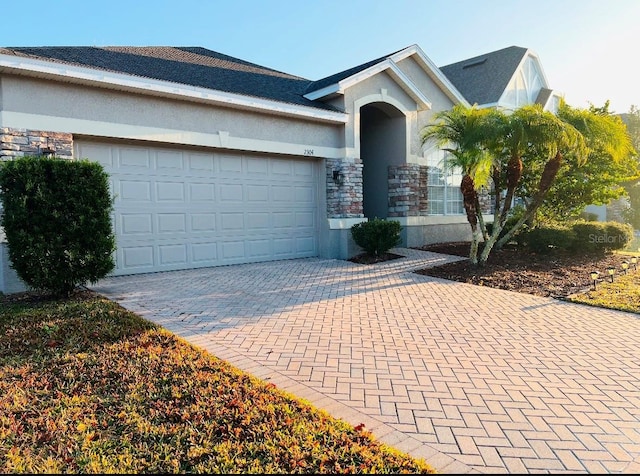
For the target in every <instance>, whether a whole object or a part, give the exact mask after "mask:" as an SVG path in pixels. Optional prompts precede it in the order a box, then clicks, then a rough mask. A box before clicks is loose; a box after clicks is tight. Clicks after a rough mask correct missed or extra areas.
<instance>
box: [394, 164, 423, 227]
mask: <svg viewBox="0 0 640 476" xmlns="http://www.w3.org/2000/svg"><path fill="white" fill-rule="evenodd" d="M388 170H389V172H388V173H389V182H388V183H389V217H415V216H426V215H428V212H427V198H428V197H427V193H428V192H427V190H428V189H427V170H428V168H427V166H424V165H418V164H403V165H390V166H389V169H388Z"/></svg>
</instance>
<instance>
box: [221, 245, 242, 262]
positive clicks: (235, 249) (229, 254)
mask: <svg viewBox="0 0 640 476" xmlns="http://www.w3.org/2000/svg"><path fill="white" fill-rule="evenodd" d="M221 248H222V256H221V258H222V261H223V262H228V261H230V260H231V261H233V260H237V259H240V258H244V257H245V256H246V254H247V253H246V251H245V248H244V241H239V240H238V241H226V242H223V243H222V247H221Z"/></svg>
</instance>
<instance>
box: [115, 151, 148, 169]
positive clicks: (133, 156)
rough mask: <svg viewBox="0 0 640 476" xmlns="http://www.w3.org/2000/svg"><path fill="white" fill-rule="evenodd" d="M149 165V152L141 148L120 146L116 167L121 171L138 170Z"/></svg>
mask: <svg viewBox="0 0 640 476" xmlns="http://www.w3.org/2000/svg"><path fill="white" fill-rule="evenodd" d="M150 167H151V152H150V151H149V150H147V149H143V148H139V147H136V148H120V149H119V153H118V168H119V169H120V170H122V171H127V170H131V171H134V172H135V171H139V170H141V169H149V168H150Z"/></svg>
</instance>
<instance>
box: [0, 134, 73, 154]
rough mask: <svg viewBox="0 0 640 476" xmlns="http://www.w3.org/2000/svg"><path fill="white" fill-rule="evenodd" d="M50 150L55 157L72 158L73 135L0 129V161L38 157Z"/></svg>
mask: <svg viewBox="0 0 640 476" xmlns="http://www.w3.org/2000/svg"><path fill="white" fill-rule="evenodd" d="M45 148H51V149H53V150H54V151H55V152H54V154H53V155H55V156H56V157H63V158H67V159H71V158H73V135H72V134H68V133H64V132H47V131H34V130H31V129H14V128H12V127H1V128H0V160H8V159H13V158H15V157H23V156H25V155H39V154H40V151H41V150H42V149H45Z"/></svg>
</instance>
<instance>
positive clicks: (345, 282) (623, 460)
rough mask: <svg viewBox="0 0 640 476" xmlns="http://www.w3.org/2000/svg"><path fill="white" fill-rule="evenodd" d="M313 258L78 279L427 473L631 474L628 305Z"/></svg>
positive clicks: (635, 391) (424, 256) (631, 322)
mask: <svg viewBox="0 0 640 476" xmlns="http://www.w3.org/2000/svg"><path fill="white" fill-rule="evenodd" d="M392 251H394V252H396V253H398V254H402V255H405V256H406V258H402V259H399V260H394V261H388V262H385V263H380V264H376V265H358V264H353V263H350V262H347V261H341V260H329V259H319V258H309V259H299V260H287V261H278V262H269V263H259V264H246V265H235V266H224V267H217V268H207V269H199V270H190V271H176V272H166V273H155V274H148V275H136V276H124V277H114V278H108V279H105V280H103V281H101V282H99V283H97V284H96V285H95V286H93V289H94V290H96V291H98V292H100V293H102V294H104V295H106V296H107V297H109V298H111V299H113V300H115V301H117V302H119V303H120V304H122V305H123V306H124V307H126V308H128V309H130V310H132V311H134V312H136V313H138V314H140V315H142V316H143V317H145V318H146V319H149V320H151V321H154V322H156V323H158V324H160V325H162V326H164V327H165V328H167V329H168V330H170V331H172V332H174V333H176V334H177V335H180V336H182V337H184V338H185V339H187V340H189V341H190V342H191V343H193V344H195V345H197V346H199V347H202V348H205V349H207V350H208V351H210V352H211V353H212V354H214V355H216V356H217V357H219V358H221V359H224V360H226V361H228V362H229V363H231V364H233V365H235V366H236V367H238V368H240V369H242V370H244V371H246V372H249V373H251V374H253V375H255V376H257V377H259V378H262V379H265V380H268V381H270V382H272V383H274V384H276V385H277V386H279V387H280V388H282V389H283V390H286V391H288V392H290V393H292V394H295V395H296V396H298V397H301V398H304V399H306V400H308V401H310V402H311V403H313V404H314V405H315V406H317V407H318V408H323V409H325V410H327V411H329V412H330V413H331V414H333V415H334V416H335V417H338V418H342V419H344V420H345V421H348V422H349V423H351V424H353V425H357V424H360V423H364V424H365V426H366V428H368V429H369V430H371V431H372V433H373V434H374V436H376V437H377V438H378V439H379V440H380V441H382V442H385V443H388V444H390V445H393V446H395V447H397V448H399V449H401V450H403V451H406V452H408V453H409V454H412V455H414V456H417V457H421V458H425V459H426V460H427V461H428V462H429V463H430V464H431V465H432V466H434V467H435V468H436V469H438V470H439V471H441V472H443V473H554V474H559V473H573V474H575V473H623V472H624V473H637V472H639V471H640V350H639V347H638V344H639V343H640V318H639V316H638V315H637V314H632V313H625V312H618V311H611V310H603V309H598V308H592V307H588V306H583V305H578V304H572V303H567V302H563V301H557V300H554V299H549V298H540V297H535V296H530V295H526V294H520V293H514V292H509V291H501V290H496V289H490V288H483V287H481V286H473V285H467V284H461V283H454V282H451V281H446V280H442V279H438V278H432V277H427V276H422V275H418V274H416V273H413V272H412V270H415V269H419V268H423V267H426V266H432V265H437V264H442V263H444V262H448V261H451V260H456V259H460V258H457V257H453V256H447V255H441V254H436V253H429V252H421V251H416V250H409V249H396V250H392Z"/></svg>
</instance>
